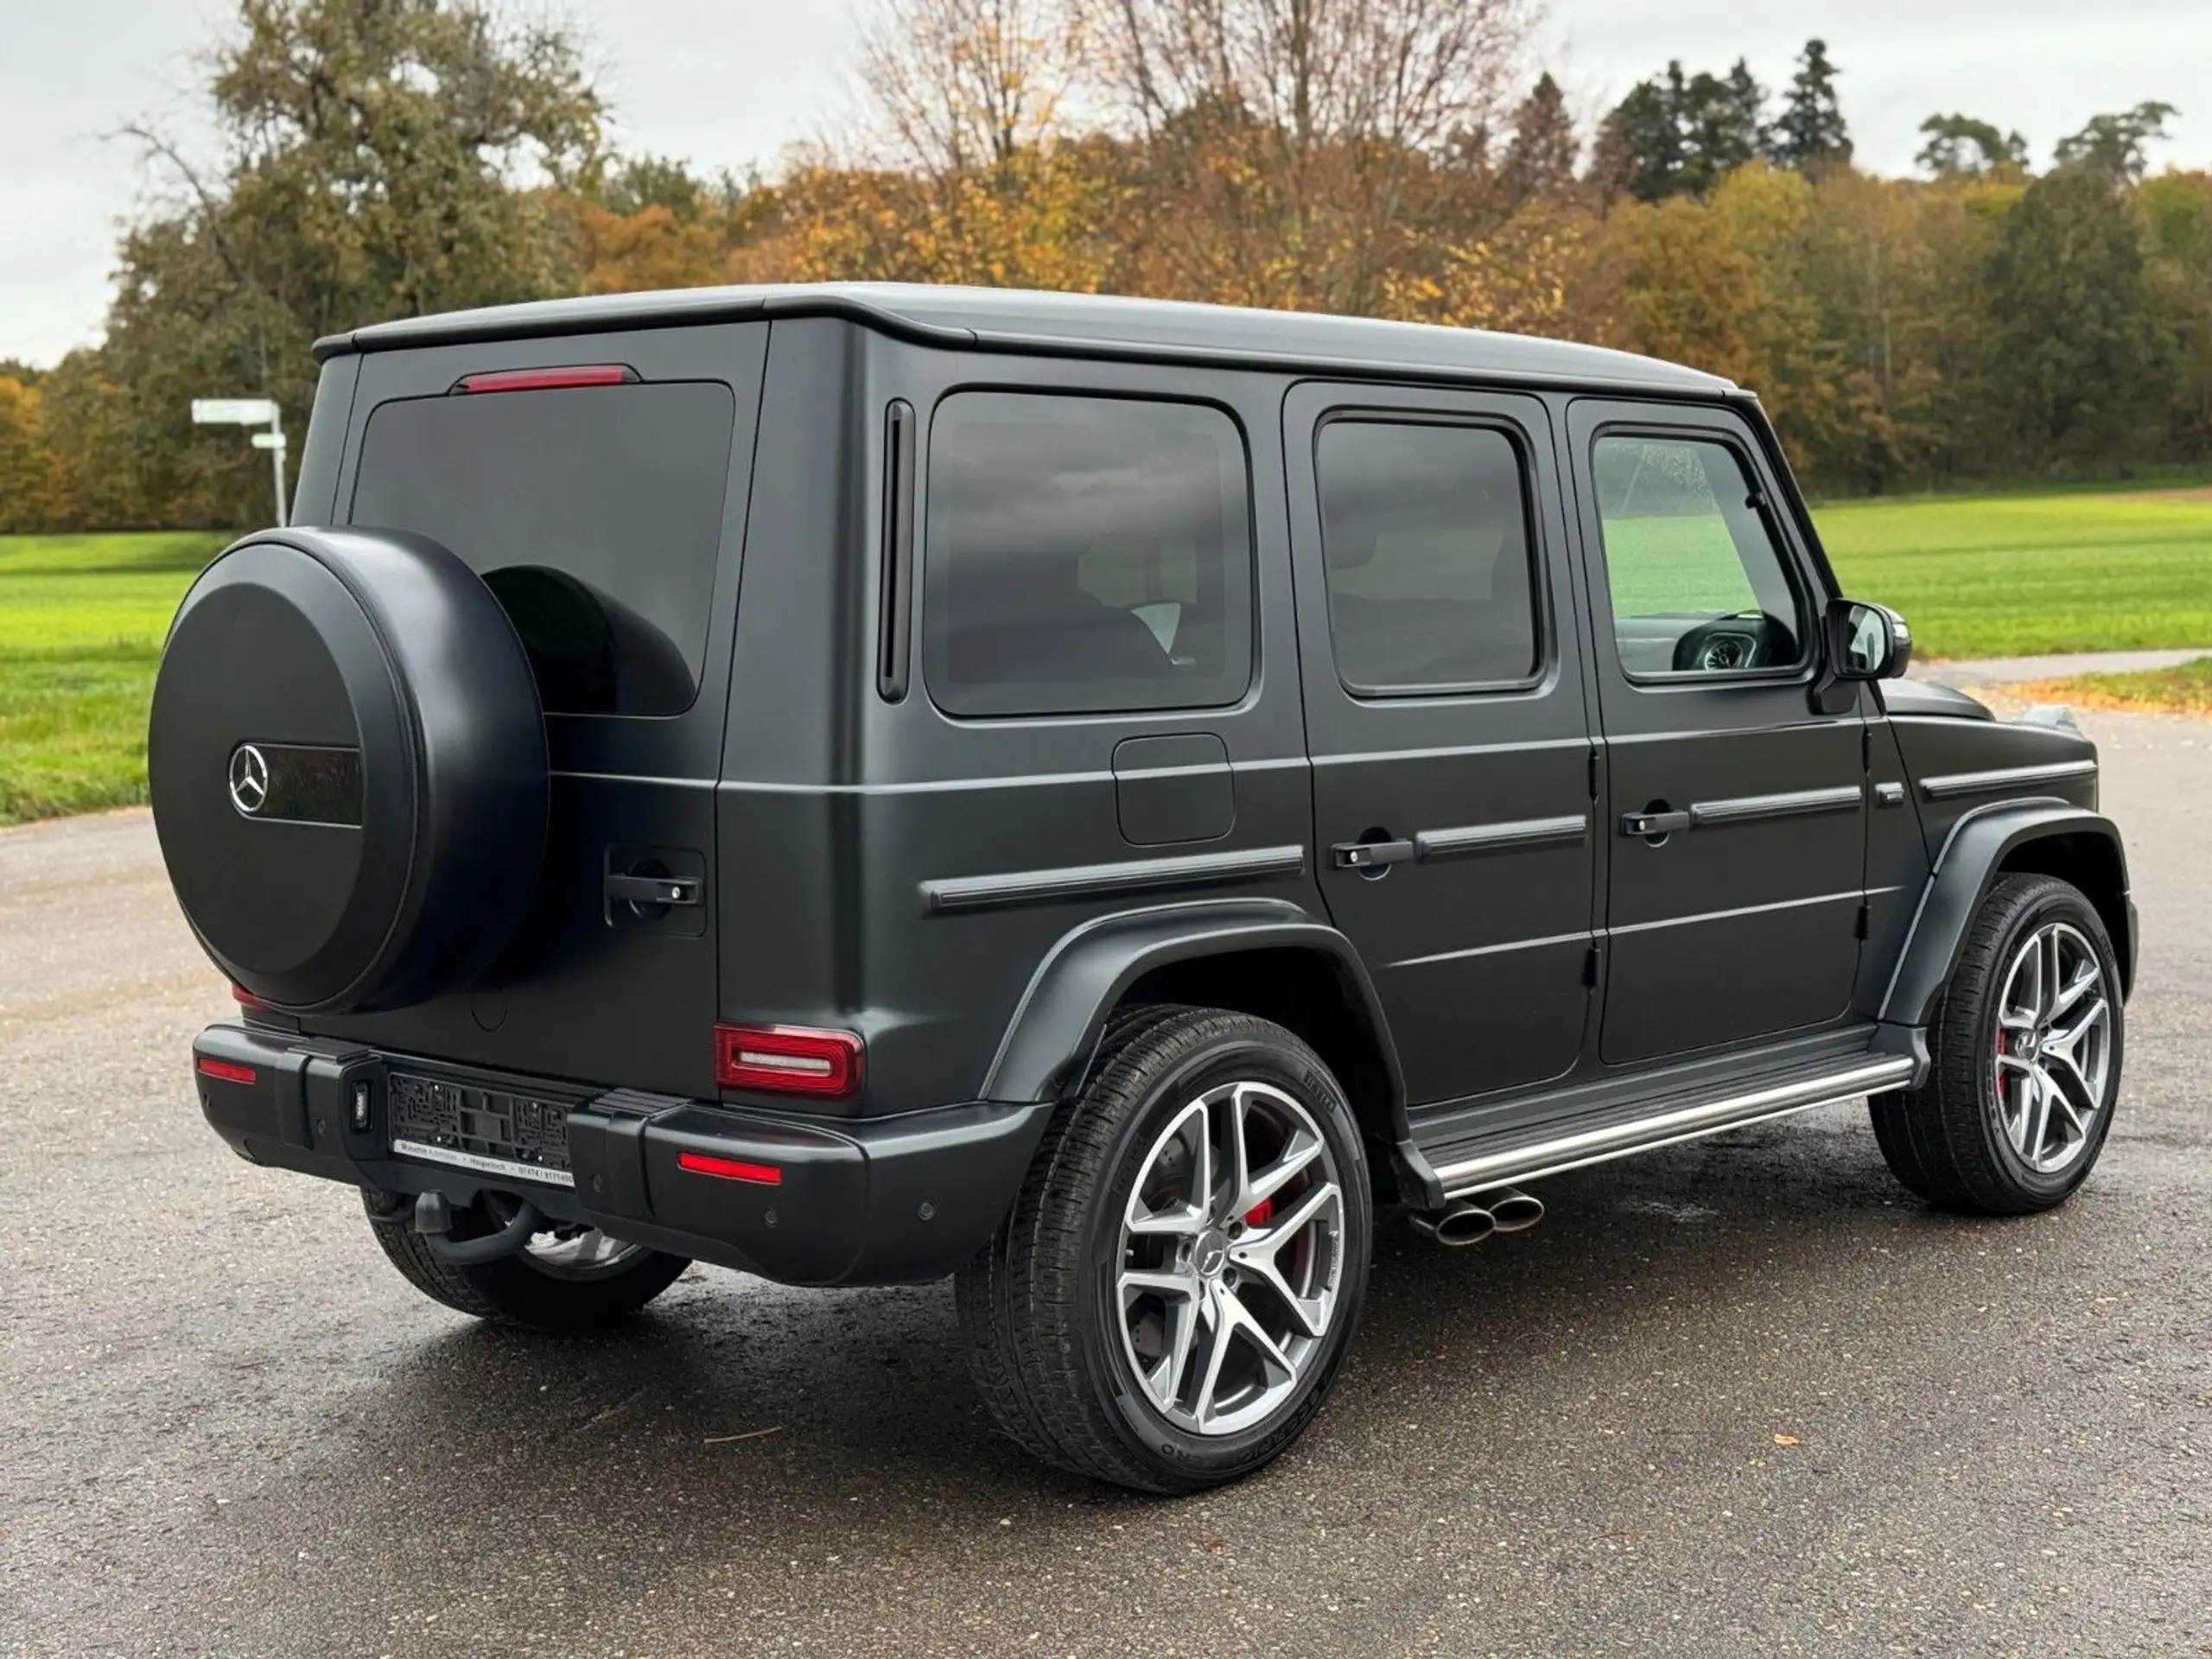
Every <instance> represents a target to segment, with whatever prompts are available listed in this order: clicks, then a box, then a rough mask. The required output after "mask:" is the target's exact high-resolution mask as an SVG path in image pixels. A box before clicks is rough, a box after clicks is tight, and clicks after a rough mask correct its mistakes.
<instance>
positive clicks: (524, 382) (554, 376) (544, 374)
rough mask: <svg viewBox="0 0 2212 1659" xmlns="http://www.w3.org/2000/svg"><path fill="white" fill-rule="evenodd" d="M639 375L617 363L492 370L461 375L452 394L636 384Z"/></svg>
mask: <svg viewBox="0 0 2212 1659" xmlns="http://www.w3.org/2000/svg"><path fill="white" fill-rule="evenodd" d="M637 378H638V372H637V371H636V370H635V369H633V368H630V367H628V366H627V365H624V364H620V363H578V364H574V365H569V366H566V367H563V368H555V369H495V370H492V371H490V372H486V373H484V374H464V375H462V376H461V378H460V379H459V380H456V381H455V382H454V387H453V389H454V391H554V390H556V389H557V388H559V387H562V386H621V385H635V384H636V382H637Z"/></svg>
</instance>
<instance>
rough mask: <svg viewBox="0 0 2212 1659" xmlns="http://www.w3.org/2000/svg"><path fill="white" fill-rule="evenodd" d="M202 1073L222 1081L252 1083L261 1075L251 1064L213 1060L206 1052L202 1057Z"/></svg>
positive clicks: (204, 1075) (201, 1074) (203, 1075)
mask: <svg viewBox="0 0 2212 1659" xmlns="http://www.w3.org/2000/svg"><path fill="white" fill-rule="evenodd" d="M200 1076H202V1077H213V1078H215V1079H217V1080H218V1081H219V1082H222V1083H252V1082H255V1081H256V1080H257V1079H258V1078H259V1077H260V1076H261V1073H259V1072H258V1071H255V1070H254V1069H253V1068H252V1067H251V1066H250V1065H232V1063H231V1062H230V1061H228V1060H213V1059H209V1058H207V1056H206V1055H204V1054H203V1055H201V1056H200Z"/></svg>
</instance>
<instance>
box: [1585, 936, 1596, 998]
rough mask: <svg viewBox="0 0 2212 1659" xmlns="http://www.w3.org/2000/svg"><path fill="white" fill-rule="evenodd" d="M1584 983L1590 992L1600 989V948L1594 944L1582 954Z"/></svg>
mask: <svg viewBox="0 0 2212 1659" xmlns="http://www.w3.org/2000/svg"><path fill="white" fill-rule="evenodd" d="M1582 983H1583V985H1584V986H1585V987H1586V988H1588V989H1590V990H1593V991H1594V990H1596V989H1597V988H1598V947H1597V946H1596V945H1594V944H1593V945H1592V946H1591V947H1590V948H1589V949H1588V950H1585V951H1584V952H1583V953H1582Z"/></svg>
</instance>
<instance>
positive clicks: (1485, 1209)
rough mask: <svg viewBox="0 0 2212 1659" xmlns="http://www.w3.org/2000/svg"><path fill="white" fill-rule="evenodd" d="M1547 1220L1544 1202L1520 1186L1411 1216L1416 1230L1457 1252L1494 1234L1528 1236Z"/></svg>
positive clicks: (1480, 1193)
mask: <svg viewBox="0 0 2212 1659" xmlns="http://www.w3.org/2000/svg"><path fill="white" fill-rule="evenodd" d="M1543 1218H1544V1201H1543V1200H1542V1199H1541V1198H1536V1197H1535V1196H1534V1195H1532V1194H1530V1193H1527V1192H1522V1190H1521V1189H1520V1188H1519V1187H1517V1186H1501V1187H1498V1188H1497V1189H1496V1190H1495V1191H1492V1192H1478V1193H1475V1194H1474V1195H1473V1196H1471V1197H1470V1198H1454V1199H1452V1201H1451V1202H1450V1203H1448V1204H1446V1205H1445V1206H1444V1207H1443V1208H1442V1209H1441V1210H1425V1211H1416V1212H1415V1213H1414V1215H1413V1216H1412V1217H1411V1220H1412V1222H1413V1224H1414V1227H1415V1229H1417V1230H1419V1231H1421V1232H1423V1233H1426V1234H1427V1236H1429V1237H1431V1238H1433V1239H1434V1240H1435V1241H1436V1242H1437V1243H1440V1244H1442V1245H1446V1246H1448V1247H1449V1248H1451V1249H1461V1248H1463V1247H1465V1246H1466V1245H1469V1244H1479V1243H1482V1242H1483V1241H1484V1239H1486V1238H1488V1237H1489V1236H1491V1234H1492V1233H1525V1232H1527V1231H1528V1230H1529V1229H1530V1228H1531V1227H1534V1226H1535V1224H1537V1223H1538V1222H1540V1221H1541V1220H1542V1219H1543Z"/></svg>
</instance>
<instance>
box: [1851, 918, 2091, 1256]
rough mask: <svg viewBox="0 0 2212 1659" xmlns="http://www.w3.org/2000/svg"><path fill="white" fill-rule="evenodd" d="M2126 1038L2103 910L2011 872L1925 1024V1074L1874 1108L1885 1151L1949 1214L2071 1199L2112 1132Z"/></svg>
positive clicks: (1894, 1167)
mask: <svg viewBox="0 0 2212 1659" xmlns="http://www.w3.org/2000/svg"><path fill="white" fill-rule="evenodd" d="M2052 941H2056V944H2052V943H2051V942H2052ZM2031 945H2032V946H2033V947H2035V950H2036V952H2037V957H2036V959H2035V960H2034V961H2033V962H2031V960H2030V958H2029V952H2030V950H2031ZM2051 950H2055V951H2056V963H2057V964H2058V966H2057V971H2056V972H2053V971H2052V970H2051V963H2052V961H2053V957H2051V956H2050V955H2049V954H2047V953H2048V952H2050V951H2051ZM2092 967H2094V973H2095V976H2096V977H2095V980H2094V983H2089V982H2088V975H2089V973H2090V970H2091V969H2092ZM2046 982H2049V983H2051V984H2054V985H2056V987H2057V992H2058V995H2056V997H2053V996H2052V995H2050V994H2048V993H2046V992H2044V990H2043V989H2042V987H2043V986H2044V984H2045V983H2046ZM2055 1003H2056V1004H2059V1005H2062V1006H2063V1011H2056V1012H2054V1004H2055ZM2100 1005H2101V1012H2100ZM2031 1015H2032V1016H2033V1018H2032V1020H2031V1018H2030V1017H2029V1016H2031ZM2000 1021H2001V1023H2000ZM2069 1031H2070V1032H2072V1033H2074V1034H2073V1035H2072V1036H2071V1037H2070V1038H2069V1039H2067V1040H2066V1041H2064V1042H2063V1043H2062V1042H2059V1041H2058V1040H2056V1039H2058V1038H2059V1037H2060V1036H2061V1035H2062V1034H2063V1033H2067V1032H2069ZM2122 1038H2123V1012H2122V1008H2121V1004H2120V969H2119V965H2118V962H2117V959H2116V958H2115V957H2114V955H2113V948H2112V940H2111V938H2109V937H2108V936H2107V933H2106V931H2105V926H2104V923H2103V921H2102V920H2101V918H2099V917H2098V915H2097V912H2096V907H2095V906H2093V905H2092V904H2090V903H2089V901H2088V899H2086V898H2084V897H2083V896H2082V893H2081V892H2080V890H2079V889H2077V888H2075V887H2071V886H2069V884H2068V883H2066V882H2064V881H2062V880H2057V879H2056V877H2053V876H2047V875H2007V876H2004V877H2001V878H2000V879H1999V880H1998V882H1997V883H1996V885H1995V886H1994V887H1992V888H1991V889H1990V892H1989V896H1988V897H1987V898H1986V899H1984V900H1983V901H1982V906H1981V909H1980V911H1979V912H1976V914H1975V916H1974V921H1973V923H1972V924H1971V925H1969V926H1968V928H1967V938H1966V943H1965V945H1964V946H1963V947H1962V949H1961V952H1960V956H1959V963H1958V966H1957V967H1956V968H1955V969H1954V970H1953V972H1952V975H1951V980H1950V982H1949V984H1948V985H1947V986H1946V987H1945V988H1944V991H1943V996H1942V1001H1941V1002H1940V1003H1939V1004H1938V1005H1937V1007H1936V1014H1935V1017H1934V1019H1933V1020H1931V1021H1930V1022H1929V1031H1928V1047H1929V1058H1930V1059H1931V1061H1932V1064H1931V1065H1930V1067H1929V1075H1928V1080H1927V1082H1926V1083H1925V1084H1923V1085H1922V1086H1921V1087H1920V1088H1918V1089H1916V1090H1909V1091H1900V1092H1897V1093H1895V1094H1889V1095H1878V1096H1875V1097H1874V1098H1873V1099H1872V1101H1871V1102H1869V1103H1868V1104H1869V1107H1870V1109H1871V1110H1872V1116H1873V1120H1874V1138H1875V1140H1876V1141H1877V1142H1878V1144H1879V1145H1880V1147H1881V1148H1882V1156H1883V1157H1884V1158H1885V1160H1887V1161H1888V1163H1889V1166H1890V1168H1891V1171H1892V1172H1893V1173H1895V1174H1896V1176H1897V1179H1899V1180H1900V1181H1902V1182H1904V1185H1906V1186H1907V1187H1908V1188H1910V1190H1911V1191H1912V1192H1916V1193H1917V1194H1919V1196H1920V1197H1922V1198H1925V1199H1927V1200H1928V1202H1929V1203H1930V1204H1932V1205H1936V1206H1938V1207H1939V1208H1941V1209H1945V1210H1953V1211H1959V1212H1961V1213H1962V1214H1967V1215H1982V1216H2017V1215H2026V1214H2029V1213H2031V1212H2033V1211H2039V1210H2049V1209H2051V1208H2054V1207H2055V1206H2056V1205H2061V1204H2063V1203H2064V1202H2065V1201H2066V1200H2067V1198H2069V1197H2070V1196H2071V1195H2072V1193H2073V1192H2074V1190H2075V1188H2076V1187H2078V1186H2079V1185H2081V1184H2082V1181H2083V1180H2085V1179H2088V1173H2089V1171H2090V1170H2091V1169H2092V1168H2093V1167H2094V1166H2095V1164H2096V1161H2097V1156H2098V1154H2099V1153H2101V1151H2102V1150H2103V1148H2104V1143H2105V1139H2106V1137H2107V1135H2109V1134H2110V1133H2111V1131H2112V1115H2113V1104H2114V1103H2115V1101H2116V1100H2117V1099H2118V1097H2119V1093H2120V1057H2121V1048H2122ZM2044 1079H2049V1081H2048V1082H2045V1081H2043V1080H2044ZM2052 1090H2056V1094H2053V1093H2052ZM2044 1098H2048V1099H2049V1100H2050V1104H2049V1105H2048V1107H2040V1106H2039V1102H2040V1101H2041V1100H2042V1099H2044ZM2039 1111H2040V1116H2038V1112H2039ZM2039 1125H2040V1127H2038V1126H2039Z"/></svg>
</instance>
